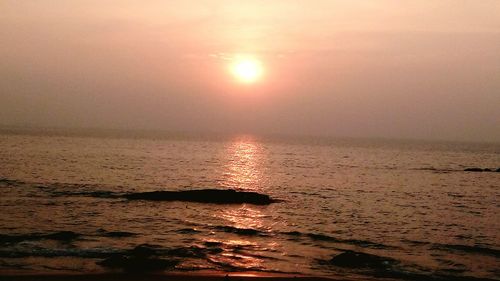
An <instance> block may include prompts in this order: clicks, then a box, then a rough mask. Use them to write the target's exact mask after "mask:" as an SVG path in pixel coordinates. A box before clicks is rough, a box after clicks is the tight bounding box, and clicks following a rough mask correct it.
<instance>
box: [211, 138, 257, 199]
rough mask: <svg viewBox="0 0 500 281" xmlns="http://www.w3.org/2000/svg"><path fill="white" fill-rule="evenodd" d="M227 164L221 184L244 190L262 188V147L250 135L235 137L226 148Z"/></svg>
mask: <svg viewBox="0 0 500 281" xmlns="http://www.w3.org/2000/svg"><path fill="white" fill-rule="evenodd" d="M226 155H227V157H228V158H227V164H226V165H225V166H224V170H223V175H222V177H223V180H222V182H221V185H222V186H224V187H227V188H235V189H240V190H245V191H256V192H259V191H261V190H262V188H263V186H262V184H264V172H265V171H264V163H265V160H266V155H265V152H264V149H263V148H262V147H261V144H259V143H258V142H257V141H256V140H254V139H253V138H251V137H245V138H238V139H235V140H234V141H233V142H232V143H231V145H230V146H228V147H227V149H226Z"/></svg>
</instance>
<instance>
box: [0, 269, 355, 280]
mask: <svg viewBox="0 0 500 281" xmlns="http://www.w3.org/2000/svg"><path fill="white" fill-rule="evenodd" d="M0 279H1V280H2V281H65V280H68V279H71V280H72V281H117V280H134V281H136V280H141V279H147V280H150V281H167V280H169V281H177V280H188V281H219V280H224V281H230V280H234V281H251V280H259V281H260V280H264V281H284V280H300V281H335V280H341V279H333V278H330V277H324V276H310V275H303V274H286V273H262V272H254V271H249V272H224V271H202V272H176V271H172V272H165V273H126V272H120V273H89V274H86V273H74V274H73V273H33V274H31V273H28V274H19V273H0ZM345 280H347V279H345Z"/></svg>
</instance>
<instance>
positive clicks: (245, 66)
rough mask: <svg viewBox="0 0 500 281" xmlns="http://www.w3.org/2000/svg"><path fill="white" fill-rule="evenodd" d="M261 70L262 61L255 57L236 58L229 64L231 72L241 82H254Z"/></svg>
mask: <svg viewBox="0 0 500 281" xmlns="http://www.w3.org/2000/svg"><path fill="white" fill-rule="evenodd" d="M262 72H263V70H262V63H261V62H260V61H259V60H257V59H255V58H238V59H236V60H235V61H234V62H233V64H232V65H231V73H232V74H233V75H234V77H236V79H238V81H240V82H243V83H253V82H256V81H257V80H258V79H259V78H260V77H261V76H262Z"/></svg>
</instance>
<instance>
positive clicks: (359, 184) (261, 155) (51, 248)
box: [0, 134, 500, 280]
mask: <svg viewBox="0 0 500 281" xmlns="http://www.w3.org/2000/svg"><path fill="white" fill-rule="evenodd" d="M0 148H1V149H0V192H1V194H2V196H1V198H0V208H1V213H0V273H2V272H4V273H7V272H11V273H12V272H14V273H26V272H102V271H107V270H109V269H107V268H105V267H102V266H100V265H98V264H97V263H98V262H100V261H102V260H103V259H106V258H107V257H109V256H110V255H117V254H120V253H124V252H126V251H129V250H130V249H132V248H134V247H136V246H138V245H142V244H148V246H147V247H150V248H154V249H155V250H156V251H157V254H158V255H159V256H160V257H163V258H166V259H175V260H176V261H178V263H177V265H176V266H175V268H174V269H173V270H187V271H189V270H200V269H215V270H230V271H246V270H252V271H268V272H287V273H305V274H312V275H323V276H334V277H342V278H350V277H353V278H354V277H356V276H370V277H372V278H374V279H376V278H379V277H380V278H382V277H393V278H396V279H398V278H400V279H412V278H413V279H415V278H417V279H418V278H421V277H422V276H423V277H426V278H429V280H430V278H438V279H439V278H445V279H446V278H448V277H450V278H451V277H456V276H461V277H464V276H465V277H470V278H472V277H476V278H489V279H497V280H498V279H499V278H500V271H499V270H498V268H500V266H499V265H500V263H499V262H500V237H499V233H500V220H499V216H498V214H499V213H500V173H496V172H482V173H481V172H479V173H473V172H464V171H463V170H464V169H465V168H467V167H483V168H494V169H496V168H498V167H500V145H498V144H460V143H431V142H402V141H399V142H398V141H381V140H330V139H312V138H311V139H284V138H283V139H278V138H258V137H251V136H238V137H219V138H213V137H206V138H205V137H168V138H125V137H121V138H113V137H102V138H101V137H76V136H64V137H63V136H48V135H47V136H44V135H15V134H3V135H0ZM200 188H220V189H236V190H242V191H255V192H258V193H263V194H269V195H270V196H272V197H273V198H277V199H281V200H283V202H279V203H274V204H271V205H268V206H256V205H251V204H236V205H218V204H205V203H190V202H152V201H127V200H124V199H122V198H115V197H112V196H107V195H110V194H118V193H135V192H144V191H158V190H188V189H200ZM348 250H352V251H355V252H361V253H366V254H371V255H374V256H376V257H380V258H381V259H385V258H387V260H386V261H384V262H383V263H382V264H383V266H375V268H374V265H371V264H370V265H366V264H365V265H363V266H352V267H343V266H338V265H335V264H331V263H330V262H329V261H330V259H331V258H332V257H334V256H335V255H338V254H341V253H344V252H345V251H348ZM439 280H441V279H439Z"/></svg>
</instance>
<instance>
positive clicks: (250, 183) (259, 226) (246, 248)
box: [211, 137, 279, 270]
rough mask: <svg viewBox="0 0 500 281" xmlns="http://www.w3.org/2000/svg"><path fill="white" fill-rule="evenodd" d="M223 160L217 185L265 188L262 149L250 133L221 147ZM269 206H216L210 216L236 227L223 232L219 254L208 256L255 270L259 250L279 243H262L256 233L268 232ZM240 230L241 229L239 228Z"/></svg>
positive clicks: (218, 261) (263, 150)
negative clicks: (223, 150) (234, 230)
mask: <svg viewBox="0 0 500 281" xmlns="http://www.w3.org/2000/svg"><path fill="white" fill-rule="evenodd" d="M225 154H226V164H225V165H224V166H223V167H222V169H223V170H222V175H221V181H220V184H221V186H223V187H225V188H230V189H238V190H245V191H255V192H260V193H266V192H265V189H266V187H265V185H266V172H265V161H266V156H267V155H266V150H265V149H264V148H263V146H262V144H260V143H259V142H258V141H257V140H255V139H254V138H251V137H243V138H241V137H240V138H237V139H235V140H234V141H233V142H232V143H231V144H230V145H228V146H227V148H226V150H225ZM268 212H269V209H268V208H266V207H263V206H253V205H249V204H242V205H231V206H225V207H224V208H221V209H218V210H217V211H216V212H214V216H215V217H217V218H219V219H222V220H224V224H225V225H227V226H230V227H234V228H236V229H238V230H237V231H238V234H243V236H242V235H238V236H234V235H233V234H227V236H226V235H224V236H223V237H221V238H223V241H221V242H222V243H223V245H224V246H223V248H224V252H223V253H222V254H219V255H216V256H212V257H211V259H212V262H214V263H219V264H228V265H230V266H232V267H236V268H246V269H249V270H258V269H260V268H262V266H263V263H264V260H263V259H262V258H261V256H260V254H259V253H260V252H262V251H268V250H269V249H274V248H276V247H279V245H277V244H276V243H275V242H272V243H269V242H266V243H264V244H262V241H263V240H261V239H258V237H259V235H260V233H263V232H264V233H266V232H271V230H272V225H273V223H272V220H270V214H268ZM239 231H241V232H239Z"/></svg>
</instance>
